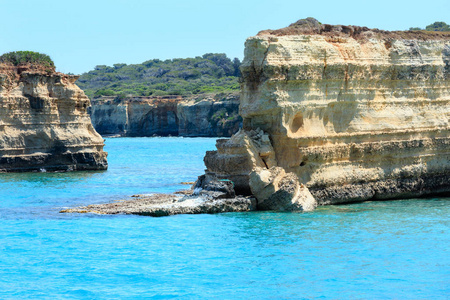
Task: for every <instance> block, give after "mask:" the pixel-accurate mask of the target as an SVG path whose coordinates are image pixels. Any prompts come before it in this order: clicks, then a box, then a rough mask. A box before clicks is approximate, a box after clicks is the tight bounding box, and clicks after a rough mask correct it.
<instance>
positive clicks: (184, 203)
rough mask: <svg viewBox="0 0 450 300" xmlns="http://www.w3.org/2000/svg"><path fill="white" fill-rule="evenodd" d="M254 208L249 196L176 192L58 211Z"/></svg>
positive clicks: (170, 211)
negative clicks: (212, 195)
mask: <svg viewBox="0 0 450 300" xmlns="http://www.w3.org/2000/svg"><path fill="white" fill-rule="evenodd" d="M252 210H256V200H255V199H254V198H251V197H241V196H237V197H234V198H223V199H211V198H208V197H205V196H202V195H189V196H180V195H175V194H150V195H135V196H133V199H130V200H119V201H116V202H112V203H104V204H92V205H88V206H81V207H75V208H69V209H64V210H61V211H60V212H61V213H95V214H108V215H114V214H132V215H144V216H152V217H162V216H170V215H178V214H215V213H224V212H244V211H252Z"/></svg>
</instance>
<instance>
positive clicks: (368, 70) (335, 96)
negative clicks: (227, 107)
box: [205, 22, 450, 204]
mask: <svg viewBox="0 0 450 300" xmlns="http://www.w3.org/2000/svg"><path fill="white" fill-rule="evenodd" d="M300 23H301V22H300ZM300 23H299V24H297V25H295V24H293V25H292V26H290V27H287V28H285V29H283V30H280V31H271V30H268V31H264V32H261V33H260V34H259V35H258V36H255V37H250V38H249V39H247V41H246V47H245V58H244V61H243V64H242V67H241V73H242V85H241V104H240V114H241V116H242V117H243V130H242V131H241V132H240V133H238V134H237V135H239V136H246V135H247V136H248V133H249V132H254V131H257V132H260V131H262V132H263V134H264V135H267V137H268V139H269V140H270V145H271V147H272V148H273V153H274V159H273V161H274V162H276V166H278V167H281V168H283V169H284V170H285V172H286V173H293V174H295V175H296V176H297V178H298V180H299V182H300V183H302V184H304V185H305V186H306V187H307V188H308V189H309V191H310V192H311V194H312V195H313V196H314V197H315V198H316V200H317V202H318V203H319V204H331V203H346V202H355V201H363V200H368V199H394V198H408V197H416V196H425V195H432V194H439V193H440V194H442V193H449V192H450V179H449V175H448V174H450V150H449V149H450V137H449V133H450V35H446V34H429V35H428V34H425V33H423V32H418V33H414V32H395V33H389V32H385V31H380V30H370V29H368V28H362V27H357V26H355V27H351V28H347V27H346V26H331V25H330V26H331V27H329V26H328V25H320V24H319V25H320V26H316V25H317V24H309V23H308V28H306V29H305V28H304V27H302V26H304V24H303V25H302V24H300ZM327 26H328V27H327ZM235 140H236V138H235V137H232V138H231V139H230V140H229V141H221V142H220V143H219V142H218V143H217V151H215V152H211V153H207V155H206V157H205V163H206V166H207V171H206V172H207V173H208V172H210V173H214V174H218V176H222V178H227V176H228V178H230V179H231V180H234V178H240V181H239V186H240V190H241V191H247V192H248V191H249V190H250V189H249V174H251V172H253V171H254V170H256V168H258V167H263V168H264V166H263V165H261V164H255V163H254V162H255V161H258V157H254V156H251V155H247V156H245V155H243V154H244V153H246V151H250V150H249V149H251V147H250V146H248V145H252V141H246V142H245V143H235V142H234V141H235ZM250 140H251V139H250ZM230 143H231V144H233V145H234V146H235V147H234V148H233V147H231V146H230ZM250 152H252V151H250ZM236 153H240V155H236ZM252 153H254V152H252ZM212 158H215V161H214V160H213V159H212ZM259 158H260V159H262V156H261V155H259ZM227 160H228V161H227ZM232 160H234V161H232ZM221 161H227V162H226V163H221ZM234 165H238V166H240V168H237V170H236V171H233V170H232V168H229V167H228V166H234ZM270 167H271V166H266V167H265V168H266V169H269V168H270Z"/></svg>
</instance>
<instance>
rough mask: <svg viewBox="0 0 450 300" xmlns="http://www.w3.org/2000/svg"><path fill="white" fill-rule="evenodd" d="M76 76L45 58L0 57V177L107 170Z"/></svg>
mask: <svg viewBox="0 0 450 300" xmlns="http://www.w3.org/2000/svg"><path fill="white" fill-rule="evenodd" d="M77 78H78V76H74V75H66V74H62V73H59V72H56V71H55V67H54V64H53V61H52V60H51V59H50V58H49V57H48V56H47V55H44V54H40V53H36V52H30V51H19V52H11V53H7V54H4V55H2V56H0V105H1V110H0V171H1V172H27V171H44V170H46V171H71V170H105V169H106V168H107V166H108V164H107V160H106V156H107V154H106V152H104V151H103V146H104V143H103V139H102V137H101V136H100V135H99V134H98V133H97V132H96V131H95V130H94V128H93V126H92V124H91V119H90V118H89V115H88V114H87V112H86V109H87V107H88V106H89V105H90V101H89V99H88V97H86V95H85V94H84V92H83V91H82V90H81V89H80V88H78V86H76V85H75V84H74V82H75V81H76V80H77Z"/></svg>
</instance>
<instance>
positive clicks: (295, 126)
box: [290, 113, 303, 133]
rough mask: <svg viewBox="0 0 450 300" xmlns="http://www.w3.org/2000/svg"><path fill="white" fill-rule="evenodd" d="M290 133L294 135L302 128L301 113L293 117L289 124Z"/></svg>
mask: <svg viewBox="0 0 450 300" xmlns="http://www.w3.org/2000/svg"><path fill="white" fill-rule="evenodd" d="M290 127H291V132H293V133H295V132H297V131H299V130H300V128H302V127H303V115H302V113H298V114H296V115H295V117H294V119H293V120H292V123H291V126H290Z"/></svg>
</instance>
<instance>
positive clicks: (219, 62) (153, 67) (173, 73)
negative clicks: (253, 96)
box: [77, 53, 241, 98]
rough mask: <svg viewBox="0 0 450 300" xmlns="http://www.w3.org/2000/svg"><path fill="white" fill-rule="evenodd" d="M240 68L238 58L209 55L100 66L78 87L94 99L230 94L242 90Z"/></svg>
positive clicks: (84, 75) (219, 54)
mask: <svg viewBox="0 0 450 300" xmlns="http://www.w3.org/2000/svg"><path fill="white" fill-rule="evenodd" d="M240 64H241V62H240V61H239V59H238V58H235V59H234V60H231V59H229V58H228V57H227V56H226V55H225V54H223V53H207V54H204V55H203V56H201V57H200V56H197V57H195V58H176V59H168V60H164V61H163V60H159V59H152V60H148V61H145V62H143V63H141V64H132V65H127V64H114V65H113V66H112V67H109V66H105V65H99V66H96V67H95V69H94V70H92V71H89V72H87V73H84V74H82V75H81V76H80V78H79V80H78V81H77V84H78V86H79V87H80V88H82V89H83V90H84V91H85V93H86V94H87V95H88V96H89V97H91V98H95V97H99V96H116V97H119V98H123V97H126V96H162V95H190V94H203V93H217V92H230V91H237V90H239V82H238V78H239V76H240V73H239V66H240Z"/></svg>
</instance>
